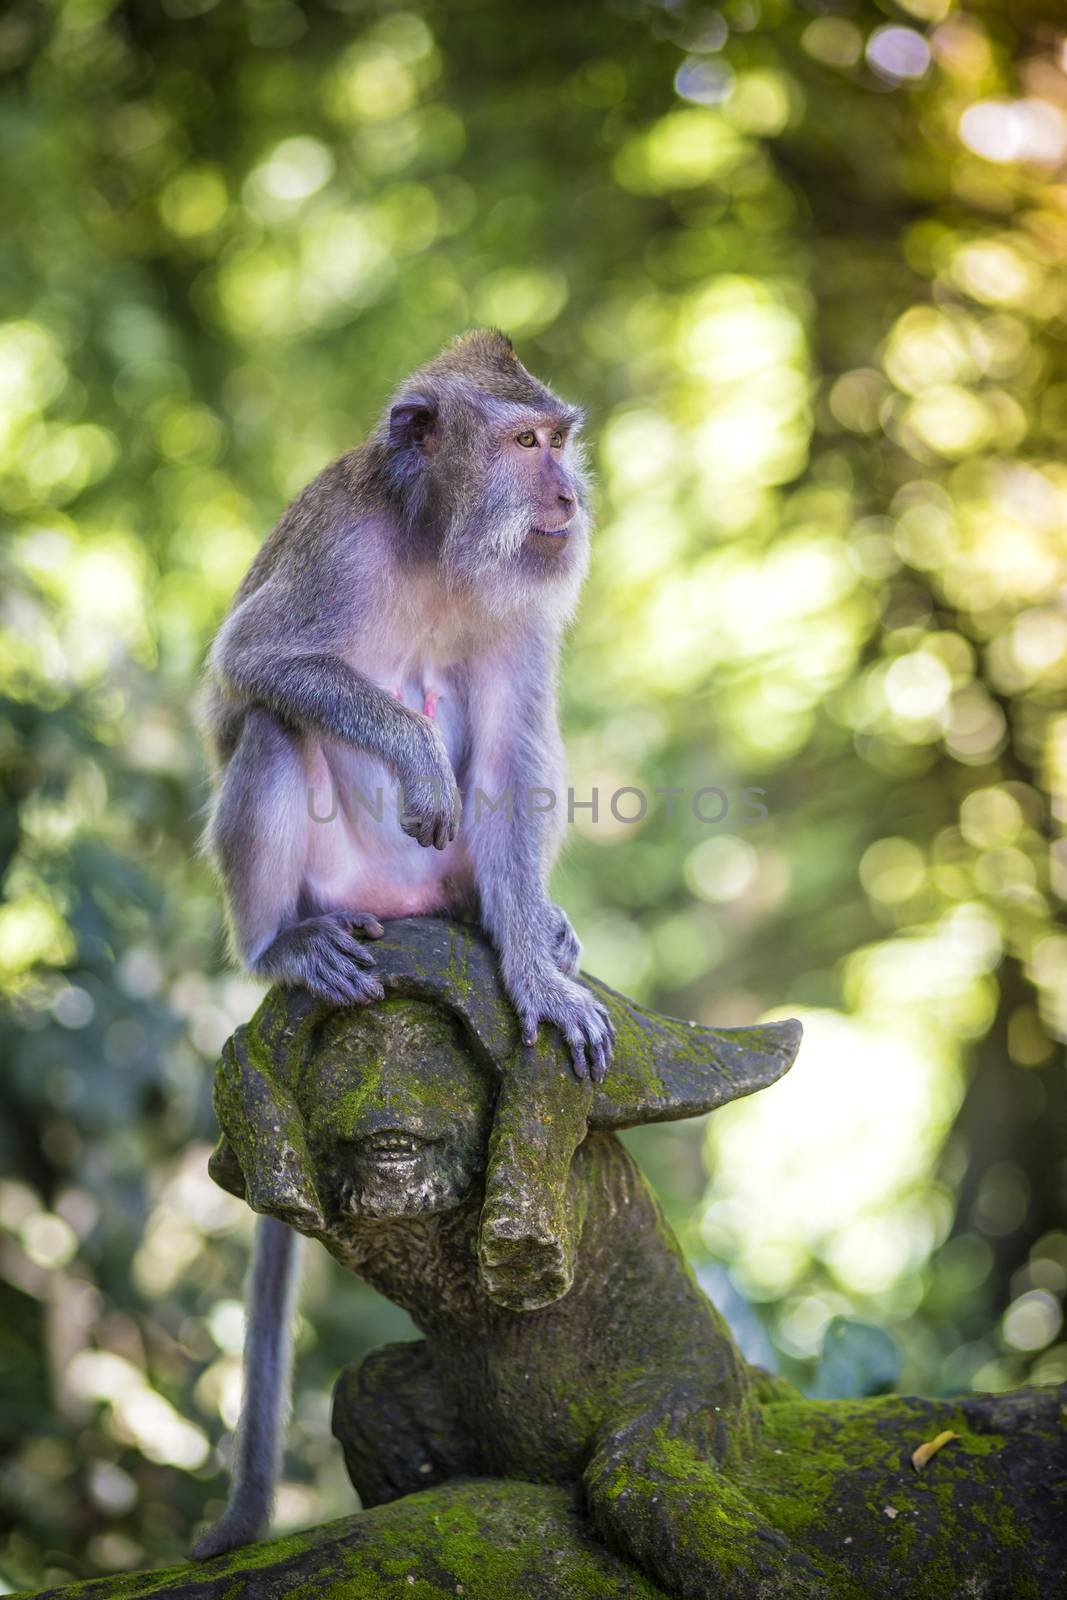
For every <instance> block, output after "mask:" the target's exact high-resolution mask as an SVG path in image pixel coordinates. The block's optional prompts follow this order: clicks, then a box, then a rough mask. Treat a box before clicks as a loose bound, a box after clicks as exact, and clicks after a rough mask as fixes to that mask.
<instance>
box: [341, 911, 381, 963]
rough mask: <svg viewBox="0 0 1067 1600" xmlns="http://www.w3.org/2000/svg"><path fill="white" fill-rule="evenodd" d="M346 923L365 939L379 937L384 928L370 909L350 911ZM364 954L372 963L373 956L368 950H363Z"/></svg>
mask: <svg viewBox="0 0 1067 1600" xmlns="http://www.w3.org/2000/svg"><path fill="white" fill-rule="evenodd" d="M348 925H349V927H350V928H354V929H355V930H356V932H357V933H361V934H363V936H364V938H366V939H380V938H381V937H382V935H383V934H384V933H385V929H384V927H383V926H382V924H381V923H380V922H379V921H378V918H377V917H376V916H374V914H373V913H372V912H370V911H353V912H350V913H349V917H348ZM364 954H365V955H367V956H368V958H369V960H370V962H371V964H373V962H374V957H373V956H371V955H370V952H369V951H364Z"/></svg>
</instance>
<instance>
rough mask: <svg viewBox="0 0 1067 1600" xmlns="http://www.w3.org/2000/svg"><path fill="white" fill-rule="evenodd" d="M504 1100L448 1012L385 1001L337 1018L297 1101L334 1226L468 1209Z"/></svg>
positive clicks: (302, 1081) (302, 1082)
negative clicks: (497, 1110) (497, 1102)
mask: <svg viewBox="0 0 1067 1600" xmlns="http://www.w3.org/2000/svg"><path fill="white" fill-rule="evenodd" d="M495 1097H496V1085H495V1084H494V1083H493V1082H492V1081H491V1079H490V1077H489V1075H488V1074H487V1073H485V1072H482V1071H481V1070H480V1069H479V1067H478V1065H477V1062H476V1061H475V1060H473V1059H472V1056H471V1052H470V1048H469V1046H468V1045H467V1043H466V1040H465V1038H464V1036H463V1034H462V1032H461V1030H460V1027H459V1024H458V1023H457V1022H456V1020H455V1019H454V1018H453V1017H451V1016H450V1015H449V1014H448V1013H447V1012H445V1011H444V1010H443V1009H442V1008H440V1007H438V1006H435V1005H432V1004H426V1003H424V1002H418V1001H412V1000H386V1001H384V1002H382V1003H381V1004H379V1005H376V1006H372V1007H368V1008H366V1009H362V1008H361V1009H359V1010H348V1011H340V1012H337V1013H336V1014H335V1015H334V1016H333V1017H331V1018H330V1020H329V1021H328V1022H327V1023H326V1024H325V1026H324V1027H323V1028H322V1030H321V1032H320V1034H319V1036H318V1041H317V1048H316V1050H315V1053H314V1056H313V1058H312V1059H311V1060H310V1061H309V1062H308V1063H307V1064H306V1066H305V1068H304V1070H303V1072H302V1074H301V1078H300V1081H299V1083H298V1084H297V1085H296V1087H295V1094H294V1098H295V1100H296V1104H297V1108H298V1110H299V1111H300V1113H301V1115H302V1118H303V1123H304V1131H305V1137H306V1140H307V1150H308V1156H309V1158H310V1161H311V1165H312V1168H313V1170H314V1173H315V1178H316V1181H317V1185H318V1190H319V1195H320V1198H321V1200H322V1204H323V1207H324V1210H325V1212H326V1214H327V1218H328V1220H330V1221H332V1222H333V1223H334V1224H336V1223H337V1222H340V1221H342V1220H343V1219H345V1218H347V1217H352V1218H355V1219H362V1218H365V1219H368V1220H369V1219H376V1218H387V1217H391V1218H395V1217H415V1216H421V1215H426V1214H427V1213H430V1212H435V1211H448V1210H451V1209H452V1208H453V1207H455V1206H458V1205H460V1204H462V1202H463V1201H464V1200H466V1199H467V1198H468V1197H469V1195H470V1194H471V1193H472V1192H473V1190H474V1188H475V1186H476V1185H477V1184H478V1183H479V1182H480V1180H481V1178H482V1176H483V1174H484V1172H485V1163H486V1142H487V1139H488V1136H489V1127H490V1123H491V1120H492V1113H493V1104H494V1101H495Z"/></svg>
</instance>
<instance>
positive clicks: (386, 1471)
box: [333, 1339, 487, 1506]
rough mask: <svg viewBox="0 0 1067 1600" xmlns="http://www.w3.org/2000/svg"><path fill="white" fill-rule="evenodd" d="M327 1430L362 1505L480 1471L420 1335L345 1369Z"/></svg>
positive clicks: (460, 1419) (477, 1458) (462, 1424)
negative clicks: (338, 1444) (337, 1444)
mask: <svg viewBox="0 0 1067 1600" xmlns="http://www.w3.org/2000/svg"><path fill="white" fill-rule="evenodd" d="M333 1431H334V1435H335V1437H336V1438H337V1439H339V1440H340V1442H341V1446H342V1448H343V1450H344V1453H345V1466H346V1467H347V1469H348V1476H349V1477H350V1478H351V1480H352V1483H353V1486H354V1487H355V1490H356V1492H357V1494H358V1495H359V1498H360V1500H361V1501H362V1503H363V1505H364V1506H380V1505H384V1504H385V1502H386V1501H388V1500H397V1499H399V1498H400V1496H401V1495H405V1494H413V1493H414V1492H415V1491H416V1490H417V1489H427V1488H429V1487H430V1485H431V1484H434V1483H443V1482H444V1481H445V1480H446V1479H447V1478H457V1477H463V1476H468V1477H469V1476H475V1475H477V1474H479V1473H483V1472H485V1471H486V1470H487V1467H486V1464H485V1462H484V1461H483V1460H482V1459H481V1456H480V1454H479V1452H478V1450H477V1449H476V1447H475V1445H474V1442H473V1440H472V1439H471V1438H470V1437H469V1435H468V1433H467V1429H466V1425H465V1422H464V1419H463V1416H462V1415H461V1413H460V1411H459V1408H458V1407H457V1406H456V1405H454V1404H453V1403H452V1402H451V1401H450V1400H449V1399H448V1398H447V1396H446V1395H445V1394H444V1393H443V1391H442V1389H441V1386H440V1384H439V1382H438V1379H437V1374H436V1372H435V1371H434V1369H433V1366H432V1364H431V1362H430V1358H429V1352H428V1350H427V1347H426V1343H425V1340H422V1339H420V1340H417V1341H415V1342H412V1343H409V1344H387V1345H385V1346H384V1347H383V1348H382V1349H381V1350H374V1351H372V1352H371V1354H370V1355H369V1356H367V1358H366V1360H364V1361H362V1362H360V1363H359V1364H358V1365H356V1366H351V1367H346V1368H345V1369H344V1371H343V1372H342V1373H341V1376H340V1377H339V1378H338V1380H337V1385H336V1387H335V1389H334V1392H333Z"/></svg>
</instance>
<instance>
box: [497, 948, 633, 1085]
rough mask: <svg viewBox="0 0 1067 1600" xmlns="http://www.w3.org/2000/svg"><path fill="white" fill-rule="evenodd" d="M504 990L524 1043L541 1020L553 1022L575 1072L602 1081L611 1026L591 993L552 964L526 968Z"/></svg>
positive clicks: (533, 1037) (532, 1040)
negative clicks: (506, 991) (517, 1020)
mask: <svg viewBox="0 0 1067 1600" xmlns="http://www.w3.org/2000/svg"><path fill="white" fill-rule="evenodd" d="M508 989H509V991H510V994H511V999H512V1003H513V1005H514V1007H515V1009H516V1011H517V1012H518V1014H519V1021H520V1023H521V1024H522V1037H523V1041H524V1043H526V1044H533V1043H535V1041H536V1039H537V1030H538V1028H539V1027H540V1025H541V1023H542V1022H551V1023H554V1024H555V1026H556V1027H557V1028H558V1029H559V1031H560V1033H561V1034H562V1035H563V1037H564V1039H565V1040H566V1042H567V1048H568V1049H569V1051H570V1053H571V1063H572V1065H573V1067H574V1071H575V1073H576V1075H577V1076H578V1077H579V1078H586V1077H591V1078H592V1080H593V1082H594V1083H603V1081H604V1078H605V1076H606V1074H607V1070H608V1068H609V1066H610V1065H611V1055H612V1050H613V1049H614V1045H615V1029H614V1027H613V1025H612V1021H611V1017H610V1016H609V1015H608V1012H607V1010H606V1009H605V1007H604V1006H602V1005H601V1003H600V1001H599V1000H598V999H597V998H596V997H595V995H593V994H591V993H590V991H589V990H588V989H586V988H585V987H584V985H583V984H580V983H575V981H574V979H573V978H568V977H565V976H564V974H563V973H562V972H560V971H559V969H558V968H557V967H555V966H552V967H548V968H533V969H529V968H528V969H527V970H526V971H525V972H523V973H521V974H519V975H518V976H517V977H516V978H515V979H514V980H513V981H509V983H508Z"/></svg>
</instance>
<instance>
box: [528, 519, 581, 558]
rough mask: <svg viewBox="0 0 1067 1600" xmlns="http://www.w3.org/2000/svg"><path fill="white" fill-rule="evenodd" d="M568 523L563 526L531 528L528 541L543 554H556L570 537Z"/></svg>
mask: <svg viewBox="0 0 1067 1600" xmlns="http://www.w3.org/2000/svg"><path fill="white" fill-rule="evenodd" d="M570 532H571V530H570V525H569V524H568V525H567V526H566V527H564V528H531V529H530V533H529V541H530V544H531V545H532V546H533V548H534V549H535V550H540V551H542V552H543V553H544V554H545V555H558V554H559V552H560V551H561V550H562V549H563V548H564V546H565V545H566V543H567V540H568V539H569V538H570Z"/></svg>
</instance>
